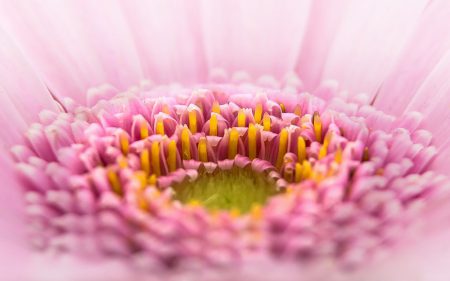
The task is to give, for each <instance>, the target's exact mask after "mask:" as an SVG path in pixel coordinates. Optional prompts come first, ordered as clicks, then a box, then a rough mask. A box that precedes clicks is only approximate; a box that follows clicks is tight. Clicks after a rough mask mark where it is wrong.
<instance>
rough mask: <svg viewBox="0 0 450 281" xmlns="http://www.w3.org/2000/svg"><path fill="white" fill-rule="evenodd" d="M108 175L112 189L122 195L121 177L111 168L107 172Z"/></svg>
mask: <svg viewBox="0 0 450 281" xmlns="http://www.w3.org/2000/svg"><path fill="white" fill-rule="evenodd" d="M107 177H108V181H109V184H110V185H111V188H112V190H113V191H114V192H115V193H116V194H118V195H122V185H121V184H120V179H119V176H118V175H117V173H116V172H114V171H113V170H112V169H109V170H108V172H107Z"/></svg>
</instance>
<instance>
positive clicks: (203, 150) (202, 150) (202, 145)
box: [198, 137, 208, 162]
mask: <svg viewBox="0 0 450 281" xmlns="http://www.w3.org/2000/svg"><path fill="white" fill-rule="evenodd" d="M198 158H199V159H200V161H201V162H208V150H207V147H206V138H205V137H202V138H200V140H199V141H198Z"/></svg>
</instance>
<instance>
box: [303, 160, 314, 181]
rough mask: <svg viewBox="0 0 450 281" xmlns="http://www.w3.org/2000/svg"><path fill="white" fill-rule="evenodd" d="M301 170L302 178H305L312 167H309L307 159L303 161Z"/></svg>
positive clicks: (308, 175) (309, 174) (309, 173)
mask: <svg viewBox="0 0 450 281" xmlns="http://www.w3.org/2000/svg"><path fill="white" fill-rule="evenodd" d="M302 167H303V171H302V179H307V178H309V177H310V176H311V173H312V169H311V163H310V162H309V161H307V160H305V161H303V165H302Z"/></svg>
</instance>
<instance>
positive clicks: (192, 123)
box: [189, 110, 197, 134]
mask: <svg viewBox="0 0 450 281" xmlns="http://www.w3.org/2000/svg"><path fill="white" fill-rule="evenodd" d="M189 130H191V132H192V133H193V134H195V133H197V111H196V110H191V111H189Z"/></svg>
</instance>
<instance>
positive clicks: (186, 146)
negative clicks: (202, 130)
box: [181, 127, 191, 160]
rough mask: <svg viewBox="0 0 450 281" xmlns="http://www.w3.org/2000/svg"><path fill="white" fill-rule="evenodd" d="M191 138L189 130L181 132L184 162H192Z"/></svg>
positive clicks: (184, 129)
mask: <svg viewBox="0 0 450 281" xmlns="http://www.w3.org/2000/svg"><path fill="white" fill-rule="evenodd" d="M189 137H190V136H189V129H188V128H186V127H184V128H183V130H182V131H181V150H182V152H183V160H191V141H190V139H189Z"/></svg>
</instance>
